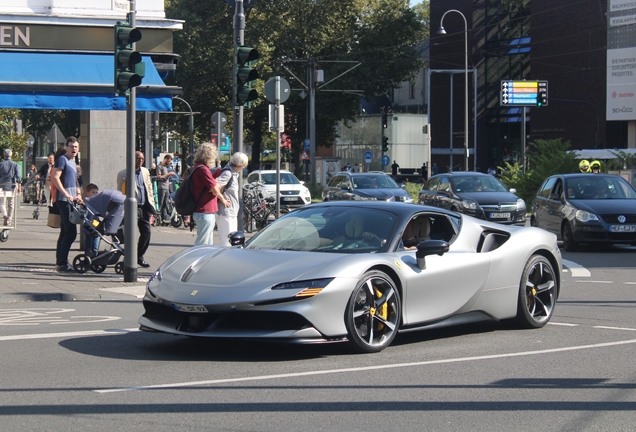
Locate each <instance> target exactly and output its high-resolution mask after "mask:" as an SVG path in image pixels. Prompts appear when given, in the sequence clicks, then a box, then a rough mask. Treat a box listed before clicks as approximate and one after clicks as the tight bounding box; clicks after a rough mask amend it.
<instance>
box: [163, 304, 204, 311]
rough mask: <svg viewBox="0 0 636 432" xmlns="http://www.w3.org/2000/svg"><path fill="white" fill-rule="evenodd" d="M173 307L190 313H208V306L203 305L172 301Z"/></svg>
mask: <svg viewBox="0 0 636 432" xmlns="http://www.w3.org/2000/svg"><path fill="white" fill-rule="evenodd" d="M172 307H173V308H175V309H176V310H178V311H179V312H188V313H208V308H206V307H205V306H203V305H189V304H182V303H172Z"/></svg>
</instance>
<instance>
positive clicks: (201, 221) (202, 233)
mask: <svg viewBox="0 0 636 432" xmlns="http://www.w3.org/2000/svg"><path fill="white" fill-rule="evenodd" d="M192 218H193V219H194V222H196V224H197V239H196V240H195V241H194V244H195V245H206V244H207V245H211V244H214V239H213V238H212V235H213V234H214V222H215V220H216V213H193V214H192Z"/></svg>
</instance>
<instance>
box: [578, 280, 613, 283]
mask: <svg viewBox="0 0 636 432" xmlns="http://www.w3.org/2000/svg"><path fill="white" fill-rule="evenodd" d="M577 283H597V284H613V283H614V281H593V280H581V281H577Z"/></svg>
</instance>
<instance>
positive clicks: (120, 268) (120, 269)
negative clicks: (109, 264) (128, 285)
mask: <svg viewBox="0 0 636 432" xmlns="http://www.w3.org/2000/svg"><path fill="white" fill-rule="evenodd" d="M115 273H117V274H124V262H123V261H120V262H118V263H117V264H115Z"/></svg>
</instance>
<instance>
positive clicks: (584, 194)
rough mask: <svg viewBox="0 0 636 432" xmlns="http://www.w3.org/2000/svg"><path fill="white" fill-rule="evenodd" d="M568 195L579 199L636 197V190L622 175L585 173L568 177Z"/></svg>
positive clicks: (566, 187) (569, 197)
mask: <svg viewBox="0 0 636 432" xmlns="http://www.w3.org/2000/svg"><path fill="white" fill-rule="evenodd" d="M565 192H566V197H567V198H568V199H571V200H577V199H636V191H635V190H634V188H633V187H632V185H630V184H629V183H627V182H626V181H625V180H624V179H623V178H622V177H618V176H616V177H599V176H596V175H594V174H585V175H582V176H580V177H572V178H568V179H567V180H566V182H565Z"/></svg>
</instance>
